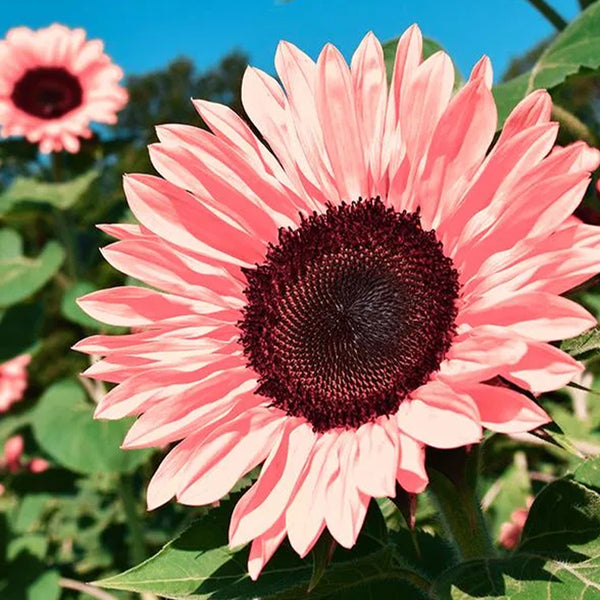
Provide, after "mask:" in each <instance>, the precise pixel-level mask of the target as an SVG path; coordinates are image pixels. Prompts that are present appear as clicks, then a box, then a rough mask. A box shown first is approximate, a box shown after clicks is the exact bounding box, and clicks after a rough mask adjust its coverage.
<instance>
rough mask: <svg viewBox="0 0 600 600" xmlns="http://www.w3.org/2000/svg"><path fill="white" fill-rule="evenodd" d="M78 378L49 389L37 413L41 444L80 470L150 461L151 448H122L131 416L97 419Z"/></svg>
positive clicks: (123, 469)
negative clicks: (115, 419)
mask: <svg viewBox="0 0 600 600" xmlns="http://www.w3.org/2000/svg"><path fill="white" fill-rule="evenodd" d="M93 412H94V411H93V407H92V406H91V404H90V403H89V402H86V398H85V394H84V392H83V390H82V388H81V387H80V386H79V384H77V383H76V382H75V381H71V380H63V381H60V382H58V383H56V384H54V385H53V386H51V387H50V388H48V389H47V390H46V392H45V393H44V394H43V396H42V397H41V398H40V401H39V404H38V406H37V407H36V409H35V411H34V414H33V423H32V424H33V433H34V435H35V438H36V440H37V442H38V444H39V445H40V446H41V447H42V448H43V449H44V450H45V451H46V452H47V453H48V454H49V455H50V456H51V457H52V459H53V460H54V461H56V462H57V463H59V464H60V465H62V466H64V467H66V468H68V469H70V470H72V471H76V472H77V473H86V474H96V473H127V472H130V471H133V470H134V469H136V468H137V467H138V466H139V465H140V464H142V463H143V462H145V461H146V459H147V458H148V456H149V454H150V452H151V451H149V450H121V449H120V447H119V446H120V444H121V442H122V441H123V438H124V437H125V433H126V432H127V429H128V428H129V427H130V425H131V419H123V420H120V421H97V420H94V418H93Z"/></svg>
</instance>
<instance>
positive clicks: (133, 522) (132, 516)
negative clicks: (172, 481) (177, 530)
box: [117, 475, 146, 565]
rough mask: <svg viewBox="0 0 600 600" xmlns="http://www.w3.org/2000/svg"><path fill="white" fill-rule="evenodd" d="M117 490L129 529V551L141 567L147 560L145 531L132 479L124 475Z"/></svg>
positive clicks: (132, 558)
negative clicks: (136, 502)
mask: <svg viewBox="0 0 600 600" xmlns="http://www.w3.org/2000/svg"><path fill="white" fill-rule="evenodd" d="M117 490H118V493H119V496H120V497H121V502H122V503H123V509H124V511H125V520H126V522H127V528H128V529H129V549H130V552H131V560H132V561H133V563H134V565H139V564H140V563H141V562H143V561H144V560H145V559H146V547H145V544H144V530H143V528H142V522H141V520H140V516H139V514H138V511H137V506H136V504H135V498H134V491H133V482H132V481H131V477H129V476H127V475H122V476H121V477H120V478H119V481H118V485H117Z"/></svg>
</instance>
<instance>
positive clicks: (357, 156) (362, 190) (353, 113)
mask: <svg viewBox="0 0 600 600" xmlns="http://www.w3.org/2000/svg"><path fill="white" fill-rule="evenodd" d="M316 99H317V112H318V115H319V120H320V123H321V128H322V131H323V139H324V143H325V148H326V150H327V154H328V156H329V160H330V161H331V168H332V170H333V175H334V177H335V180H336V182H337V187H338V190H339V194H340V198H344V199H347V200H355V199H358V198H359V197H362V196H364V195H365V194H366V193H367V164H366V160H365V156H364V153H363V152H364V150H363V148H364V144H365V143H366V142H365V140H364V139H363V136H362V131H361V129H360V127H359V116H358V114H357V110H356V101H355V97H354V87H353V85H352V79H351V76H350V69H349V68H348V65H347V64H346V62H345V61H344V58H343V57H342V55H341V54H340V52H339V51H338V50H337V49H336V48H335V47H334V46H332V45H331V44H328V45H326V46H325V48H324V49H323V51H322V52H321V55H320V56H319V61H318V63H317V83H316Z"/></svg>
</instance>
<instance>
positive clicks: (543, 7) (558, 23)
mask: <svg viewBox="0 0 600 600" xmlns="http://www.w3.org/2000/svg"><path fill="white" fill-rule="evenodd" d="M527 1H528V2H529V4H531V6H533V7H534V8H535V9H537V11H538V12H539V13H540V14H541V15H543V16H544V17H545V18H546V19H547V20H548V21H549V22H550V23H551V24H552V25H554V27H556V29H557V31H562V30H563V29H564V28H565V27H566V26H567V25H568V23H567V22H566V21H565V20H564V19H563V18H562V17H561V16H560V15H559V14H558V13H557V12H556V10H554V9H553V8H552V7H551V6H550V5H549V4H548V3H547V2H546V0H527Z"/></svg>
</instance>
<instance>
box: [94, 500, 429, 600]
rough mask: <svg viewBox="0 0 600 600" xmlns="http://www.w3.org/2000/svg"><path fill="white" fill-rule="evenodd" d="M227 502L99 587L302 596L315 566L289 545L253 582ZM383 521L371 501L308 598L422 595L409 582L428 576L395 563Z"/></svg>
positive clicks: (180, 594) (276, 598)
mask: <svg viewBox="0 0 600 600" xmlns="http://www.w3.org/2000/svg"><path fill="white" fill-rule="evenodd" d="M230 504H231V503H223V504H222V505H221V506H220V507H219V508H217V509H215V510H212V511H210V512H209V513H208V514H207V515H206V516H205V517H203V518H201V519H200V520H198V521H197V522H196V523H194V524H193V525H192V526H191V527H190V528H189V529H188V530H187V531H185V532H184V533H183V534H182V535H181V536H180V537H178V538H176V539H175V540H173V541H172V542H169V543H168V544H167V545H166V546H165V547H164V548H163V549H162V550H161V551H160V552H159V553H158V554H156V555H155V556H153V557H152V558H149V559H148V560H147V561H145V562H143V563H141V564H140V565H138V566H137V567H134V568H133V569H130V570H129V571H126V572H125V573H121V574H120V575H116V576H114V577H110V578H108V579H104V580H102V581H99V582H96V585H98V586H100V587H104V588H108V589H115V590H125V591H133V592H138V593H143V592H151V593H154V594H157V595H160V596H162V597H165V598H174V599H178V598H185V599H186V600H205V599H208V598H211V599H217V598H220V599H223V600H225V599H227V600H242V599H247V600H250V599H255V598H263V599H265V600H266V599H270V600H296V599H298V600H300V599H304V598H306V597H307V590H308V586H309V584H310V582H311V580H312V578H313V568H312V565H311V564H310V562H308V561H302V560H300V559H299V558H298V556H297V555H296V554H295V553H294V552H293V551H292V550H291V548H290V547H289V545H288V544H287V543H284V545H283V546H282V547H281V548H280V549H278V550H277V552H276V553H275V555H274V557H273V558H272V559H271V560H270V561H269V562H268V563H267V565H266V567H265V568H264V570H263V572H262V573H261V575H260V577H259V578H258V580H257V581H256V582H253V581H252V580H251V579H250V577H249V575H248V573H247V567H246V564H247V560H248V551H247V549H245V550H241V551H232V550H230V549H229V548H228V546H227V527H228V523H229V518H230V512H231V506H230ZM382 526H383V527H385V523H384V522H383V518H382V517H381V513H380V511H379V510H378V509H377V507H376V505H375V503H372V504H371V507H370V510H369V514H368V516H367V522H366V523H365V525H364V527H363V531H362V533H361V535H360V537H359V540H358V543H357V545H356V546H355V547H354V548H353V549H352V550H351V551H348V550H345V549H343V548H341V547H338V548H337V549H336V550H335V552H334V555H333V559H332V561H331V563H330V564H329V566H328V567H327V569H325V570H324V572H322V573H321V574H320V578H319V582H318V584H317V585H316V587H315V588H314V589H313V590H312V591H311V592H310V598H311V599H313V598H314V599H317V598H329V599H331V600H333V599H334V598H335V599H338V598H339V599H340V600H341V599H342V598H343V599H344V600H354V599H356V600H358V599H363V598H365V597H374V598H375V597H377V598H378V597H382V598H386V597H406V598H414V599H415V600H417V599H422V598H425V596H424V595H423V593H422V592H420V591H418V589H417V588H415V587H414V586H415V585H416V586H418V585H421V587H422V588H423V589H424V588H425V587H426V586H428V583H427V581H426V580H425V579H423V577H422V576H421V575H420V574H419V573H418V572H417V571H416V570H415V569H413V568H412V567H410V566H409V565H408V563H406V562H405V561H400V560H398V559H397V557H395V555H394V547H393V546H392V545H391V544H388V543H386V542H384V541H382V540H381V539H380V536H381V531H380V529H381V527H382ZM409 581H410V582H412V584H409V583H408V582H409ZM402 594H404V596H402Z"/></svg>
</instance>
